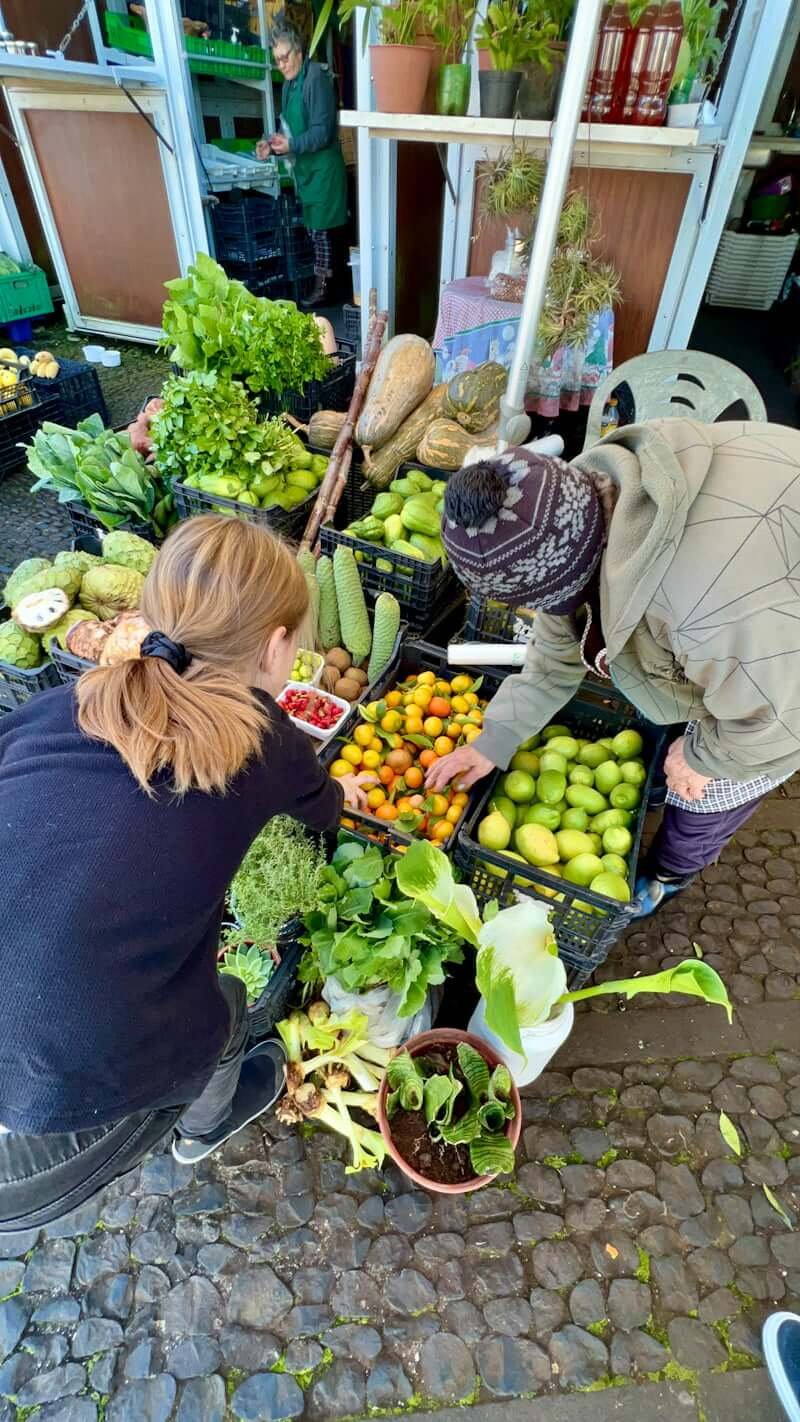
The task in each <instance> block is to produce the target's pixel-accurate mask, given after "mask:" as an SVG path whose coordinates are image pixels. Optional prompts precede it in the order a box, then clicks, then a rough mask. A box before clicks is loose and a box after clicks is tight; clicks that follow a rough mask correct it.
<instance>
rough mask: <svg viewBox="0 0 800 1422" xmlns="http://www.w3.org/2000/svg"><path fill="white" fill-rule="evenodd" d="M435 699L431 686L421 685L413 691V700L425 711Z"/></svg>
mask: <svg viewBox="0 0 800 1422" xmlns="http://www.w3.org/2000/svg"><path fill="white" fill-rule="evenodd" d="M432 700H433V692H432V691H431V689H430V687H429V686H420V687H418V688H417V690H416V691H415V692H414V693H413V696H412V701H413V703H414V705H415V706H420V707H421V708H422V710H423V711H425V710H426V709H427V707H428V706H429V705H430V703H431V701H432Z"/></svg>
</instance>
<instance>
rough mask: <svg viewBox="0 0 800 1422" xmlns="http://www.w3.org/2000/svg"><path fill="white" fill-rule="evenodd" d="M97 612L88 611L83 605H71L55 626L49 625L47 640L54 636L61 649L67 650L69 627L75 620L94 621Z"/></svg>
mask: <svg viewBox="0 0 800 1422" xmlns="http://www.w3.org/2000/svg"><path fill="white" fill-rule="evenodd" d="M96 621H97V613H96V612H89V611H88V610H87V608H85V607H71V608H70V610H69V612H65V613H64V616H63V617H62V618H61V620H60V622H57V623H56V625H55V627H51V628H50V629H49V630H48V633H47V642H48V643H49V641H50V639H51V637H54V638H55V640H56V641H57V642H58V645H59V647H60V648H61V649H62V651H64V652H66V650H67V633H68V632H69V629H70V627H74V626H75V623H76V622H96Z"/></svg>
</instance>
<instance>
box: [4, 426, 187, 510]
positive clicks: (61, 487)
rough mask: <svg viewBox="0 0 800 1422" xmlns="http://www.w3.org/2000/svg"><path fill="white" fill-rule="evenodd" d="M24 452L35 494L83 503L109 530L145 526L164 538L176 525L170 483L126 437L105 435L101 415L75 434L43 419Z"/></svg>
mask: <svg viewBox="0 0 800 1422" xmlns="http://www.w3.org/2000/svg"><path fill="white" fill-rule="evenodd" d="M21 448H23V449H26V451H27V455H28V468H29V469H30V471H31V473H32V474H35V475H36V483H35V484H33V485H32V487H31V493H32V494H36V493H38V491H39V489H52V490H54V491H55V492H57V493H58V501H59V503H61V504H65V503H81V504H84V505H85V507H86V508H87V509H88V510H89V511H90V513H93V514H94V515H95V517H96V518H97V519H98V520H99V521H100V523H101V524H102V525H103V527H104V528H107V529H112V528H119V527H120V525H121V524H123V523H147V524H149V525H150V527H151V528H152V529H153V532H154V533H156V534H158V535H159V536H162V535H163V534H165V533H166V532H167V530H168V529H169V528H170V526H171V525H172V524H173V523H174V522H175V504H174V501H173V498H172V492H171V489H170V485H169V483H168V482H167V481H165V480H164V479H162V478H161V477H160V472H159V471H158V470H156V468H155V467H154V466H153V465H151V464H145V461H144V460H143V458H142V456H141V454H137V453H136V451H135V450H134V449H132V448H131V441H130V436H129V435H128V434H127V433H124V434H121V433H117V432H115V431H114V430H107V429H106V428H105V427H104V425H103V421H102V420H101V418H100V416H99V415H90V416H89V417H88V419H86V420H81V421H80V423H79V424H78V426H77V428H76V429H69V428H68V427H67V426H65V425H56V424H53V423H52V422H51V421H50V420H45V422H44V424H43V425H42V427H41V429H39V430H37V432H36V434H35V435H34V437H33V443H32V444H30V445H27V446H25V445H22V446H21Z"/></svg>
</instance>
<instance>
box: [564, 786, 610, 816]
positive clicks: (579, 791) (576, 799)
mask: <svg viewBox="0 0 800 1422" xmlns="http://www.w3.org/2000/svg"><path fill="white" fill-rule="evenodd" d="M617 788H619V787H617ZM566 798H567V804H568V805H572V807H573V809H575V810H585V811H586V813H587V815H599V814H600V812H601V811H602V810H607V809H608V801H607V800H606V799H604V797H603V796H602V795H601V794H600V792H599V791H598V790H593V789H592V788H591V786H590V785H569V786H567V796H566Z"/></svg>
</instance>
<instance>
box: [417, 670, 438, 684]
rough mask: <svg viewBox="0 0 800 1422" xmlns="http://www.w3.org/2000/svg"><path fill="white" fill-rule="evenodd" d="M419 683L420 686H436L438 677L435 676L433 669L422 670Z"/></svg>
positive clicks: (418, 678) (418, 679)
mask: <svg viewBox="0 0 800 1422" xmlns="http://www.w3.org/2000/svg"><path fill="white" fill-rule="evenodd" d="M417 685H418V686H435V685H436V677H435V676H434V674H433V672H432V671H424V672H420V673H419V676H418V677H417Z"/></svg>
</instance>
